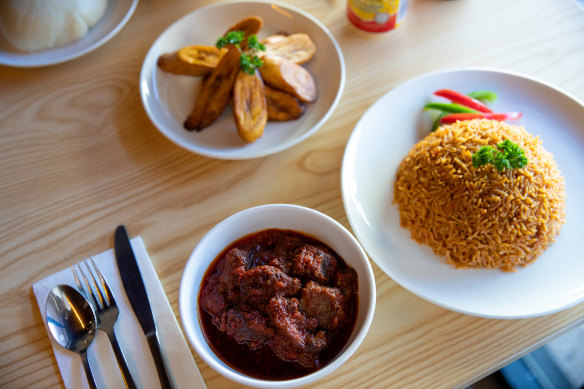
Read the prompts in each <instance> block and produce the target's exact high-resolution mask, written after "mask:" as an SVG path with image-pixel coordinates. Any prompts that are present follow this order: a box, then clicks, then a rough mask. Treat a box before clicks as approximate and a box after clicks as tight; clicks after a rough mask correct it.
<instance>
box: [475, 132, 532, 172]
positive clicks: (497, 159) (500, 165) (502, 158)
mask: <svg viewBox="0 0 584 389" xmlns="http://www.w3.org/2000/svg"><path fill="white" fill-rule="evenodd" d="M497 149H498V150H496V149H495V148H494V147H493V146H483V147H481V148H480V150H479V151H478V152H476V153H474V154H473V155H472V166H474V167H475V168H476V167H479V166H484V165H486V164H487V163H492V164H493V165H494V166H495V168H496V169H497V170H498V171H500V172H501V171H503V170H505V169H515V168H522V167H525V165H527V162H528V160H527V157H526V156H525V150H523V149H522V148H521V147H519V145H518V144H517V143H513V142H511V141H510V140H509V139H505V140H504V141H503V142H501V143H499V144H498V145H497Z"/></svg>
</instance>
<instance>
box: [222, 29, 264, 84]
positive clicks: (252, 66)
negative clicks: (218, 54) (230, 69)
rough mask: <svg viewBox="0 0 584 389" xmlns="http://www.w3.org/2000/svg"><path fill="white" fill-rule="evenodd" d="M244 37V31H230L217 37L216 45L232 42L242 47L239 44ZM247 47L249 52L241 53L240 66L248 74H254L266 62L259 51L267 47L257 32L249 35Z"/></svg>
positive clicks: (223, 45)
mask: <svg viewBox="0 0 584 389" xmlns="http://www.w3.org/2000/svg"><path fill="white" fill-rule="evenodd" d="M244 37H245V32H243V31H229V32H228V33H227V34H225V36H222V37H220V38H219V39H217V43H216V44H215V46H217V47H218V48H222V47H225V46H226V45H230V44H231V45H235V46H237V47H238V48H240V45H239V44H240V43H241V42H243V40H244ZM247 47H248V50H247V52H245V53H241V56H240V57H239V66H240V67H241V69H242V70H243V71H245V72H246V73H247V74H254V72H255V70H256V69H258V68H261V67H262V65H263V64H264V62H263V61H262V60H261V59H260V58H259V57H258V56H257V52H258V51H264V50H265V49H266V48H265V46H264V45H263V44H261V43H260V41H259V40H258V37H257V36H256V35H255V34H251V35H250V36H248V37H247Z"/></svg>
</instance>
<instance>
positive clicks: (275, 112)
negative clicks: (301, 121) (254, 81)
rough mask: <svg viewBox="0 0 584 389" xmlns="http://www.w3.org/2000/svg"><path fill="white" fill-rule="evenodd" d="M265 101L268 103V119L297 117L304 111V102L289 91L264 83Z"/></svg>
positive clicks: (277, 119) (292, 118)
mask: <svg viewBox="0 0 584 389" xmlns="http://www.w3.org/2000/svg"><path fill="white" fill-rule="evenodd" d="M264 89H265V94H266V103H267V104H268V120H271V121H277V122H281V121H286V120H295V119H298V118H299V117H300V116H302V114H303V113H304V104H302V103H301V102H300V101H299V100H298V99H297V98H296V97H294V96H292V95H291V94H290V93H286V92H283V91H281V90H278V89H274V88H272V87H271V86H269V85H264Z"/></svg>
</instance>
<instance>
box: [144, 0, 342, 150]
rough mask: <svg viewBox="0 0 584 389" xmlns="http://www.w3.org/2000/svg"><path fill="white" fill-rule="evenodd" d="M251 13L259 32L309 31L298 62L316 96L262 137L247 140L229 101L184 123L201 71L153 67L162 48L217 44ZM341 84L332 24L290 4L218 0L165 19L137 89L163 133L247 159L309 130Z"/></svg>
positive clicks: (327, 111)
mask: <svg viewBox="0 0 584 389" xmlns="http://www.w3.org/2000/svg"><path fill="white" fill-rule="evenodd" d="M250 15H256V16H259V17H261V18H262V19H263V21H264V26H263V27H262V29H261V30H260V31H259V33H258V38H259V39H264V38H266V37H268V36H270V35H273V34H276V33H278V32H282V31H285V32H288V33H297V32H298V33H299V32H304V33H307V34H308V35H309V36H310V37H311V39H312V40H313V41H314V43H315V45H316V47H317V51H316V55H315V56H314V58H312V59H311V60H310V61H308V62H307V63H306V64H304V65H303V66H304V67H305V68H306V69H307V70H308V71H309V72H310V74H312V76H313V77H314V81H315V82H316V87H317V89H318V99H317V100H316V101H315V102H314V103H313V104H309V105H308V106H307V107H306V110H305V112H304V114H303V115H302V116H301V117H300V118H298V119H297V120H290V121H286V122H268V124H267V125H266V129H265V131H264V134H263V135H262V137H261V138H259V139H258V140H256V141H255V142H253V143H249V144H246V143H245V142H244V141H243V140H241V138H240V137H239V135H237V131H236V128H235V123H234V122H233V113H232V111H231V107H227V108H225V111H224V112H223V114H222V115H221V116H220V117H219V118H218V119H217V120H216V121H215V122H214V123H213V124H212V125H210V126H209V127H208V128H206V129H205V130H203V131H200V132H197V131H187V130H185V129H184V127H183V123H184V121H185V119H186V117H187V116H188V115H189V113H190V112H191V110H192V108H193V104H194V102H195V99H196V91H198V90H199V88H200V83H201V79H202V77H189V76H177V75H174V74H170V73H167V72H164V71H162V70H160V69H159V68H158V66H157V65H156V61H157V59H158V57H159V56H160V55H161V54H163V53H169V52H172V51H175V50H178V49H180V48H181V47H183V46H188V45H194V44H200V45H214V44H215V42H216V41H217V38H218V37H219V36H221V35H222V34H223V33H224V32H225V31H226V30H227V29H228V28H229V27H230V26H232V25H233V24H235V23H236V22H237V21H239V20H241V19H242V18H244V17H246V16H250ZM344 86H345V62H344V60H343V55H342V53H341V49H340V47H339V45H338V43H337V41H336V40H335V38H334V37H333V35H332V34H331V32H330V31H329V30H328V29H327V28H326V27H325V26H324V25H323V24H322V23H321V22H320V21H318V19H316V18H315V17H313V16H311V15H310V14H308V13H306V12H304V11H302V10H300V9H298V8H295V7H293V6H290V5H286V4H280V3H276V2H273V1H236V2H220V3H214V4H210V5H207V6H205V7H201V8H198V9H196V10H194V11H193V12H191V13H189V14H187V15H185V16H183V17H182V18H180V19H179V20H177V21H176V22H175V23H173V24H172V25H171V26H170V27H168V28H167V29H166V30H165V31H164V32H163V33H162V34H161V35H160V36H159V37H158V39H156V41H155V42H154V43H153V44H152V47H151V48H150V50H149V51H148V54H147V55H146V58H145V59H144V63H143V65H142V71H141V73H140V94H141V97H142V103H143V105H144V109H145V110H146V113H147V114H148V116H149V117H150V119H151V121H152V123H153V124H154V125H155V126H156V127H157V128H158V130H160V132H161V133H162V134H164V136H166V137H167V138H168V139H170V140H171V141H172V142H174V143H175V144H177V145H179V146H180V147H183V148H185V149H187V150H189V151H192V152H194V153H197V154H200V155H204V156H206V157H211V158H218V159H248V158H257V157H263V156H266V155H270V154H273V153H276V152H279V151H282V150H284V149H287V148H289V147H292V146H294V145H296V144H298V143H300V142H301V141H303V140H305V139H306V138H308V137H309V136H310V135H312V134H314V133H315V132H316V131H317V130H318V129H319V128H320V127H321V126H322V125H323V124H324V123H325V122H326V121H327V120H328V118H329V117H330V116H331V115H332V113H333V111H334V109H335V107H336V106H337V104H338V102H339V100H340V99H341V94H342V92H343V88H344Z"/></svg>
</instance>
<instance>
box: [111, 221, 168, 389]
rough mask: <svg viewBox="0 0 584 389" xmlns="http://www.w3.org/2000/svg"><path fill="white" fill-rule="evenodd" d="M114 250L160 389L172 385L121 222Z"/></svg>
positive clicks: (116, 233) (144, 290)
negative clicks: (148, 349) (144, 336)
mask: <svg viewBox="0 0 584 389" xmlns="http://www.w3.org/2000/svg"><path fill="white" fill-rule="evenodd" d="M114 250H115V253H116V261H117V263H118V269H119V270H120V278H121V279H122V284H123V285H124V290H125V291H126V295H127V296H128V300H129V301H130V305H131V306H132V309H133V310H134V313H135V314H136V317H137V318H138V322H139V323H140V326H141V327H142V331H144V335H146V339H147V341H148V346H149V347H150V351H151V353H152V357H153V358H154V363H155V365H156V371H157V372H158V377H159V379H160V384H161V385H162V388H163V389H167V388H174V386H173V384H172V381H171V379H170V375H169V372H168V367H167V366H166V363H165V362H164V357H163V354H162V350H161V349H160V339H159V338H158V331H157V329H156V322H155V321H154V316H153V315H152V309H151V308H150V301H149V300H148V294H147V293H146V287H145V286H144V281H143V279H142V275H141V273H140V268H139V267H138V263H137V262H136V256H135V255H134V250H133V249H132V244H131V243H130V236H129V235H128V231H127V230H126V227H125V226H124V225H120V226H118V227H117V228H116V232H115V236H114Z"/></svg>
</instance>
